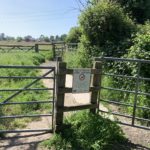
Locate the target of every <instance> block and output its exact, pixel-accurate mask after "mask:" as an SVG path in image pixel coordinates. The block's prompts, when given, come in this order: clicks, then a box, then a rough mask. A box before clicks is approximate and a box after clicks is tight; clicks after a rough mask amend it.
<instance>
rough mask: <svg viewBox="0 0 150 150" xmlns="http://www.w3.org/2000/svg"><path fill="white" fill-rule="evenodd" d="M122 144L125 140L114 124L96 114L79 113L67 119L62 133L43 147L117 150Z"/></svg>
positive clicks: (64, 149)
mask: <svg viewBox="0 0 150 150" xmlns="http://www.w3.org/2000/svg"><path fill="white" fill-rule="evenodd" d="M123 142H125V138H124V136H123V133H122V131H121V129H120V127H119V126H117V125H116V123H114V122H112V121H110V120H109V119H104V118H103V117H101V116H100V115H98V114H97V115H94V114H91V113H88V112H79V113H76V114H73V115H72V116H70V117H69V118H67V119H66V121H65V126H64V130H63V131H62V133H61V134H55V136H54V137H53V138H52V139H51V140H48V141H46V142H44V145H45V146H47V147H48V148H49V149H50V148H51V147H54V148H55V149H56V150H60V149H61V150H68V149H70V150H76V149H80V150H108V149H117V148H118V149H119V147H117V146H118V145H120V144H122V143H123ZM113 146H114V147H115V148H114V147H113Z"/></svg>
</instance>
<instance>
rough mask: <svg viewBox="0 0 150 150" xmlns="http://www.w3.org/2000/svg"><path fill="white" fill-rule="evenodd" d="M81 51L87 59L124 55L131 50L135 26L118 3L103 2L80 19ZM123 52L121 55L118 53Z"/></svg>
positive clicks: (88, 10)
mask: <svg viewBox="0 0 150 150" xmlns="http://www.w3.org/2000/svg"><path fill="white" fill-rule="evenodd" d="M79 23H80V27H81V30H82V32H83V35H82V38H81V44H82V46H81V49H82V51H84V56H83V57H84V59H85V58H86V57H85V55H86V56H87V57H88V58H87V59H89V58H91V57H94V56H102V55H104V56H117V57H120V56H121V55H123V54H124V53H125V52H126V51H125V50H126V49H127V48H129V46H130V43H129V39H130V38H131V35H132V33H133V32H134V31H135V24H134V22H133V21H132V20H131V19H130V18H129V16H128V15H127V14H125V13H124V10H123V8H121V7H120V5H118V4H117V3H114V2H109V1H101V2H100V3H97V5H92V6H90V7H88V8H87V9H85V10H84V11H83V12H82V13H81V16H80V18H79ZM118 51H119V52H121V53H118Z"/></svg>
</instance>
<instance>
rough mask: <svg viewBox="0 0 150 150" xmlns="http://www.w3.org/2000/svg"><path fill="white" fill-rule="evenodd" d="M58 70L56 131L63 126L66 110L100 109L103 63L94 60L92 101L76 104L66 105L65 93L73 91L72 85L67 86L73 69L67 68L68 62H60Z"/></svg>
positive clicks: (91, 89) (91, 110) (93, 111)
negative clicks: (99, 98)
mask: <svg viewBox="0 0 150 150" xmlns="http://www.w3.org/2000/svg"><path fill="white" fill-rule="evenodd" d="M57 71H58V72H57V91H56V93H57V95H56V97H57V101H56V132H60V131H61V129H62V126H63V116H64V112H69V111H78V110H84V109H90V112H92V113H96V111H97V110H98V107H99V105H98V94H99V90H100V82H101V72H102V63H101V62H94V65H93V68H91V74H92V78H91V86H90V90H89V92H91V97H90V103H87V104H78V105H76V106H64V101H65V93H72V87H71V88H68V87H66V86H65V83H66V75H67V74H71V75H73V69H67V64H66V63H65V62H58V67H57Z"/></svg>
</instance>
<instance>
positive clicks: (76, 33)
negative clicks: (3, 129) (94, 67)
mask: <svg viewBox="0 0 150 150" xmlns="http://www.w3.org/2000/svg"><path fill="white" fill-rule="evenodd" d="M81 34H82V32H81V29H80V28H79V27H73V28H71V29H70V31H69V33H68V35H67V38H66V41H67V42H68V43H79V42H80V37H81Z"/></svg>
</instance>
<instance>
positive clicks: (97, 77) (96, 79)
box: [90, 61, 102, 114]
mask: <svg viewBox="0 0 150 150" xmlns="http://www.w3.org/2000/svg"><path fill="white" fill-rule="evenodd" d="M93 69H98V70H99V73H97V74H94V75H93V79H92V86H93V87H95V88H97V87H100V85H101V72H102V62H98V61H96V62H94V65H93ZM98 93H99V91H98V90H93V91H92V93H91V104H97V105H98ZM90 112H92V113H94V114H95V113H96V108H92V109H90Z"/></svg>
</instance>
